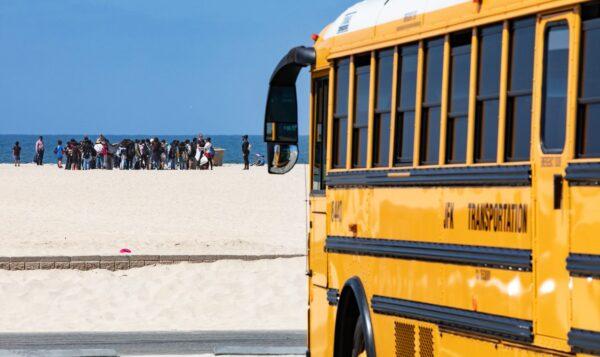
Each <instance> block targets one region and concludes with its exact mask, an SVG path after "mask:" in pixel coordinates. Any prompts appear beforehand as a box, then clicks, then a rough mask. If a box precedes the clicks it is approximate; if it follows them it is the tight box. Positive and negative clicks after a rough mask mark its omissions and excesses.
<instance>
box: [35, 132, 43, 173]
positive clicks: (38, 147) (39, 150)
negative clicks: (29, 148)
mask: <svg viewBox="0 0 600 357" xmlns="http://www.w3.org/2000/svg"><path fill="white" fill-rule="evenodd" d="M44 150H45V148H44V137H42V136H40V137H39V138H38V140H37V141H36V142H35V163H36V164H37V165H38V166H41V165H43V163H44Z"/></svg>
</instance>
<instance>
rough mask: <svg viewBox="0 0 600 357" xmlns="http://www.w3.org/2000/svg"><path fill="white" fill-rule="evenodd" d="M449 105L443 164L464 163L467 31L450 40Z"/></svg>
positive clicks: (469, 60) (467, 76) (467, 56)
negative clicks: (444, 162) (444, 160)
mask: <svg viewBox="0 0 600 357" xmlns="http://www.w3.org/2000/svg"><path fill="white" fill-rule="evenodd" d="M450 46H451V52H450V97H449V98H450V106H449V113H448V126H447V131H446V162H447V163H451V164H457V163H465V162H466V159H467V122H468V120H467V118H468V116H469V84H470V83H469V79H470V71H471V32H470V31H469V32H463V33H460V34H455V35H452V36H451V38H450Z"/></svg>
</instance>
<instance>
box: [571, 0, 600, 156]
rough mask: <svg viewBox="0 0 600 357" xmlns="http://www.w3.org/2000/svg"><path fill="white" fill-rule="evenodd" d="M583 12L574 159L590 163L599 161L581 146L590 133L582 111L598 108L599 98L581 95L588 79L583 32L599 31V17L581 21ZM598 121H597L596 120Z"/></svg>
mask: <svg viewBox="0 0 600 357" xmlns="http://www.w3.org/2000/svg"><path fill="white" fill-rule="evenodd" d="M589 6H598V7H600V3H592V4H589ZM583 11H584V9H582V13H581V16H582V18H581V28H580V31H579V36H580V40H579V49H578V52H579V64H578V67H579V73H580V74H581V78H580V81H579V82H578V83H577V98H576V100H577V117H576V123H575V127H576V129H575V130H576V134H575V158H576V159H580V160H582V161H584V160H585V161H588V160H589V161H591V160H598V159H600V153H592V154H588V153H587V152H586V149H585V148H584V147H583V145H584V144H585V141H586V139H585V138H587V137H588V134H590V132H587V131H586V132H585V133H584V130H585V128H583V125H582V124H584V123H585V124H587V122H588V120H590V118H588V117H587V115H586V114H585V113H584V111H585V110H586V109H587V108H588V106H592V105H596V106H600V96H590V95H584V93H583V90H584V88H583V84H584V81H585V78H586V77H588V76H586V74H585V72H584V70H585V66H584V64H585V62H584V61H585V60H586V59H585V57H584V55H585V51H586V46H585V45H584V36H585V32H586V31H590V30H591V31H600V16H598V17H595V18H591V19H588V20H584V19H583ZM596 120H598V119H596Z"/></svg>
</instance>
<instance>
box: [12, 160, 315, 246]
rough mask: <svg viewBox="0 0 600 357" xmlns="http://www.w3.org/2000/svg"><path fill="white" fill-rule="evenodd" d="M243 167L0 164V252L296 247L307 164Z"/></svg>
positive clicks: (302, 232) (301, 237) (302, 233)
mask: <svg viewBox="0 0 600 357" xmlns="http://www.w3.org/2000/svg"><path fill="white" fill-rule="evenodd" d="M241 168H242V166H241V165H228V166H224V167H218V168H215V170H213V171H119V170H113V171H98V170H95V171H66V170H59V169H57V168H56V166H54V165H46V166H44V167H36V166H35V165H31V164H28V165H23V166H22V167H20V168H15V167H13V166H12V165H7V164H5V165H0V183H1V184H0V197H2V205H1V209H0V222H1V224H0V237H2V239H1V240H0V255H1V256H48V255H70V256H73V255H116V254H118V253H119V250H120V249H121V248H129V249H130V250H131V251H132V253H133V254H303V253H304V252H305V237H306V187H305V182H306V179H305V177H306V171H307V170H306V169H307V168H306V165H298V166H297V167H296V168H294V170H293V171H292V172H290V173H288V174H287V175H279V176H278V175H269V174H268V173H267V170H266V168H265V167H260V168H252V169H251V170H250V171H242V170H241Z"/></svg>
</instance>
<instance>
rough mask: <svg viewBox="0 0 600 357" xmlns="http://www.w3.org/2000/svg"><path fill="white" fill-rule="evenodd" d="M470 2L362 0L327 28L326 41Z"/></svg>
mask: <svg viewBox="0 0 600 357" xmlns="http://www.w3.org/2000/svg"><path fill="white" fill-rule="evenodd" d="M470 1H471V0H363V1H361V2H359V3H357V4H355V5H353V6H351V7H350V8H348V9H347V10H346V11H344V12H343V13H342V14H341V15H340V17H338V18H337V19H336V20H335V21H334V22H333V23H332V24H331V26H329V27H328V28H327V30H326V32H325V35H324V38H325V39H328V38H331V37H335V36H338V35H342V34H346V33H349V32H353V31H358V30H362V29H366V28H369V27H374V26H377V25H381V24H385V23H388V22H392V21H396V20H401V19H403V18H412V17H414V16H417V15H421V14H424V13H428V12H432V11H436V10H441V9H444V8H446V7H450V6H453V5H457V4H461V3H466V2H470Z"/></svg>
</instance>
